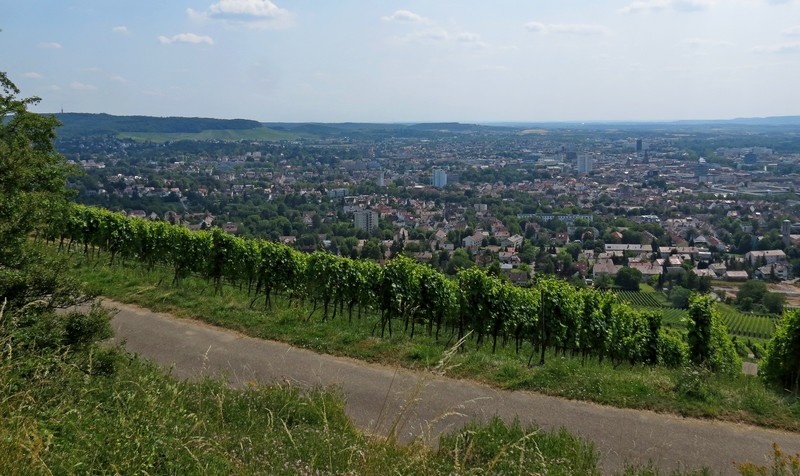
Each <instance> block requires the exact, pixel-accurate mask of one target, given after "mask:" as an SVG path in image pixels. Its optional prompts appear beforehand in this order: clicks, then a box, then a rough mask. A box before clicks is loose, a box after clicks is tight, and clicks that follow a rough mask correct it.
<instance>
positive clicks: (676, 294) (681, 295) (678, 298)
mask: <svg viewBox="0 0 800 476" xmlns="http://www.w3.org/2000/svg"><path fill="white" fill-rule="evenodd" d="M691 294H692V292H691V291H690V290H688V289H686V288H684V287H683V286H675V287H674V288H672V290H671V291H670V293H669V302H670V304H672V306H673V307H677V308H680V309H686V307H687V306H688V305H689V296H690V295H691Z"/></svg>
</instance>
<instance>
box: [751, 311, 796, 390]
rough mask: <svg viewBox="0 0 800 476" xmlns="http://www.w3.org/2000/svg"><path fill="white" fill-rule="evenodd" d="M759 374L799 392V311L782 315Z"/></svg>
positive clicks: (776, 383)
mask: <svg viewBox="0 0 800 476" xmlns="http://www.w3.org/2000/svg"><path fill="white" fill-rule="evenodd" d="M759 373H760V374H761V375H762V376H763V377H764V378H765V379H766V380H767V381H769V382H772V383H773V384H775V385H779V386H781V387H782V388H785V389H788V390H790V391H792V392H795V393H797V392H800V311H798V310H794V311H791V312H787V313H785V314H784V315H783V319H782V320H781V323H780V324H779V325H778V328H777V329H776V331H775V335H774V336H773V337H772V340H770V341H769V344H768V345H767V354H766V357H765V358H764V361H763V363H762V365H761V368H760V369H759Z"/></svg>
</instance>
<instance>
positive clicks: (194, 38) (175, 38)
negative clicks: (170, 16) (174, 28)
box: [158, 33, 214, 45]
mask: <svg viewBox="0 0 800 476" xmlns="http://www.w3.org/2000/svg"><path fill="white" fill-rule="evenodd" d="M158 41H160V42H161V44H163V45H169V44H172V43H194V44H200V43H207V44H209V45H213V44H214V39H213V38H211V37H210V36H206V35H202V36H201V35H196V34H194V33H179V34H177V35H172V36H159V37H158Z"/></svg>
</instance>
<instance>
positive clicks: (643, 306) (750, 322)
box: [615, 290, 776, 339]
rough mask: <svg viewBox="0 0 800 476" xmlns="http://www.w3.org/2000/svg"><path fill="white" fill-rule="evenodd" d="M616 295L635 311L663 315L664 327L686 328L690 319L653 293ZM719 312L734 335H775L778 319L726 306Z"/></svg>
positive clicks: (624, 292) (765, 337)
mask: <svg viewBox="0 0 800 476" xmlns="http://www.w3.org/2000/svg"><path fill="white" fill-rule="evenodd" d="M615 294H616V295H617V297H619V299H620V300H622V301H624V302H627V303H628V304H630V305H631V306H632V307H634V308H635V309H639V310H642V311H650V312H659V313H661V316H662V322H663V323H664V325H667V326H669V327H674V328H683V327H685V326H684V322H685V319H686V318H687V317H688V314H687V313H686V310H684V309H678V308H674V307H667V306H665V305H663V304H661V303H660V302H659V299H658V297H656V296H654V295H653V293H646V292H637V291H623V290H619V291H616V292H615ZM717 310H718V311H719V314H720V318H721V319H722V323H723V324H725V327H727V328H728V332H729V333H731V334H733V335H737V336H741V337H751V338H757V339H770V338H771V337H772V335H773V334H774V333H775V324H776V319H775V317H774V316H769V315H759V314H746V313H742V312H740V311H738V310H737V309H735V308H733V307H730V306H726V305H719V306H717Z"/></svg>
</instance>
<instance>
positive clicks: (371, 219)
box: [353, 210, 380, 233]
mask: <svg viewBox="0 0 800 476" xmlns="http://www.w3.org/2000/svg"><path fill="white" fill-rule="evenodd" d="M379 218H380V215H379V214H378V212H376V211H374V210H358V211H355V212H353V220H354V226H355V228H356V230H364V231H366V232H367V233H372V230H374V229H375V228H377V227H378V220H379Z"/></svg>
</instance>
